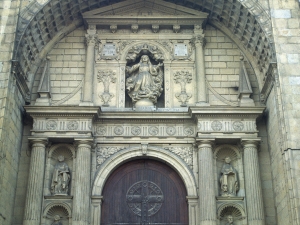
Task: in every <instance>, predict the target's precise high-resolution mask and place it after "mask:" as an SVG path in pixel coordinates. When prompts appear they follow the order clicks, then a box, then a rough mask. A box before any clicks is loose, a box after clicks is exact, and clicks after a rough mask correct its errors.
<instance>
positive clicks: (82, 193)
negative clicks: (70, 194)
mask: <svg viewBox="0 0 300 225" xmlns="http://www.w3.org/2000/svg"><path fill="white" fill-rule="evenodd" d="M76 145H77V153H76V164H75V168H76V170H75V171H73V172H74V200H73V216H72V219H73V221H72V224H73V225H88V224H89V219H90V215H91V214H90V192H91V145H92V142H91V141H90V140H80V141H77V142H76Z"/></svg>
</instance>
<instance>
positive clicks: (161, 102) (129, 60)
mask: <svg viewBox="0 0 300 225" xmlns="http://www.w3.org/2000/svg"><path fill="white" fill-rule="evenodd" d="M143 55H146V56H148V58H149V60H150V63H151V64H152V65H153V66H154V67H156V66H158V65H159V64H162V65H163V63H164V62H168V61H169V59H170V52H168V51H167V49H165V48H164V47H163V46H161V44H159V43H157V42H154V41H150V42H149V41H145V42H143V41H138V42H134V43H132V44H131V45H128V46H127V47H126V48H125V49H124V51H123V53H122V55H121V57H120V58H121V61H123V62H126V65H125V66H126V68H132V66H134V65H137V64H139V63H141V62H142V61H141V58H142V56H143ZM168 67H169V64H167V66H165V65H164V66H162V67H161V68H160V70H161V73H162V81H161V87H162V91H161V94H160V95H159V97H158V98H157V102H155V103H154V106H155V107H157V108H164V107H165V85H164V84H165V82H166V80H168V76H165V73H166V72H167V71H169V68H168ZM129 77H130V74H129V72H128V70H127V69H125V78H126V84H125V86H126V93H125V107H126V108H132V107H134V103H133V100H132V99H131V97H130V96H129V93H128V90H127V82H128V78H129ZM158 78H159V76H156V77H155V78H153V81H154V79H156V80H160V79H158Z"/></svg>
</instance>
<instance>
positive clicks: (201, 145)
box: [197, 140, 216, 225]
mask: <svg viewBox="0 0 300 225" xmlns="http://www.w3.org/2000/svg"><path fill="white" fill-rule="evenodd" d="M197 144H198V151H199V153H198V162H199V163H198V166H199V211H200V213H199V220H200V223H199V224H200V225H216V196H215V188H214V170H213V152H212V141H211V140H199V141H197Z"/></svg>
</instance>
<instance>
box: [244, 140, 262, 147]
mask: <svg viewBox="0 0 300 225" xmlns="http://www.w3.org/2000/svg"><path fill="white" fill-rule="evenodd" d="M260 141H261V139H260V138H257V139H242V140H241V144H242V146H243V147H244V148H245V147H255V148H257V146H258V145H259V143H260Z"/></svg>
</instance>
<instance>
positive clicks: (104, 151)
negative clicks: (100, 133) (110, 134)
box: [97, 147, 125, 167]
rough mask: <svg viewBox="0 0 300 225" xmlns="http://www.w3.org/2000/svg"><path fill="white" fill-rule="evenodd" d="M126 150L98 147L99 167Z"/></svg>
mask: <svg viewBox="0 0 300 225" xmlns="http://www.w3.org/2000/svg"><path fill="white" fill-rule="evenodd" d="M123 149H125V147H98V148H97V167H98V166H100V165H101V164H102V163H103V162H104V161H105V160H106V159H108V158H109V157H110V156H111V155H113V154H115V153H116V152H118V151H120V150H123Z"/></svg>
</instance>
